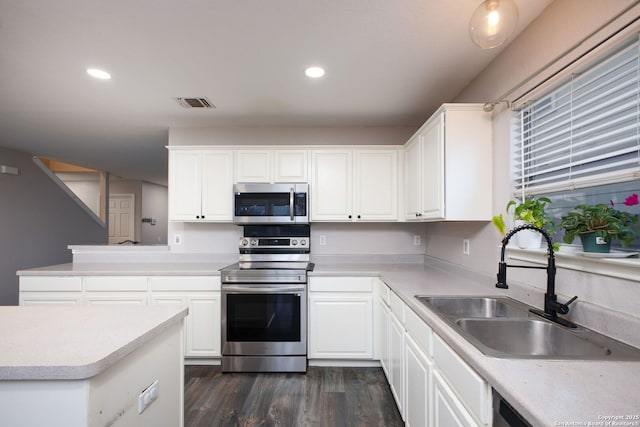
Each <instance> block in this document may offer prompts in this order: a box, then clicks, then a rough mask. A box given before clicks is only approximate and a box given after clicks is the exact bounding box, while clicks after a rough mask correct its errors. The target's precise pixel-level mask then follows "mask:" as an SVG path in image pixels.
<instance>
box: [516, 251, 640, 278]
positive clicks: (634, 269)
mask: <svg viewBox="0 0 640 427" xmlns="http://www.w3.org/2000/svg"><path fill="white" fill-rule="evenodd" d="M506 253H507V257H508V258H511V259H515V260H519V261H527V262H532V263H535V264H545V265H546V264H547V250H546V248H545V249H519V248H516V247H510V246H509V247H507V252H506ZM555 255H556V267H560V268H568V269H570V270H579V271H584V272H587V273H594V274H601V275H604V276H610V277H617V278H620V279H626V280H632V281H634V282H640V258H638V255H635V256H633V257H630V258H591V257H585V256H583V255H582V252H581V251H580V248H579V247H578V246H571V245H562V247H561V248H560V251H558V252H556V253H555Z"/></svg>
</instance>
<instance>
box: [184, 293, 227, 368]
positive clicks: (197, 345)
mask: <svg viewBox="0 0 640 427" xmlns="http://www.w3.org/2000/svg"><path fill="white" fill-rule="evenodd" d="M220 299H221V296H220V293H218V292H215V293H201V294H197V293H194V294H187V301H188V304H189V319H188V323H189V328H188V329H187V331H186V335H187V336H186V340H187V348H186V352H185V356H189V357H194V356H195V357H220V356H221V342H220V328H221V318H220Z"/></svg>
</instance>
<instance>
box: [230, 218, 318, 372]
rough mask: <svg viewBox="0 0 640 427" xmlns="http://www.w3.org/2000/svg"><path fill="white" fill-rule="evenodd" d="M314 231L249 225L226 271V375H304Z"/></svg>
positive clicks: (292, 227) (302, 228)
mask: <svg viewBox="0 0 640 427" xmlns="http://www.w3.org/2000/svg"><path fill="white" fill-rule="evenodd" d="M309 239H310V227H309V225H308V224H304V225H253V226H245V227H244V233H243V237H242V238H240V243H239V252H240V259H239V262H238V263H236V264H233V265H230V266H228V267H225V268H223V269H222V270H221V272H222V371H223V372H306V370H307V272H308V271H310V270H312V269H313V264H312V263H310V262H309V255H310V248H311V243H310V240H309Z"/></svg>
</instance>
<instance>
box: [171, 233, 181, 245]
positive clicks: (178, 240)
mask: <svg viewBox="0 0 640 427" xmlns="http://www.w3.org/2000/svg"><path fill="white" fill-rule="evenodd" d="M173 243H174V244H176V245H179V244H180V243H182V236H181V235H179V234H176V235H174V236H173Z"/></svg>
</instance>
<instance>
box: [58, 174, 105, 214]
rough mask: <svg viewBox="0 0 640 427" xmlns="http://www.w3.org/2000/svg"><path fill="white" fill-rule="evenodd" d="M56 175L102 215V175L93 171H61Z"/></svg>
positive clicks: (94, 211) (88, 205)
mask: <svg viewBox="0 0 640 427" xmlns="http://www.w3.org/2000/svg"><path fill="white" fill-rule="evenodd" d="M56 176H57V177H58V178H60V180H61V181H62V182H64V184H65V185H66V186H67V187H69V189H70V190H71V191H73V193H74V194H75V195H76V196H78V198H79V199H80V200H82V203H84V204H85V205H87V207H88V208H89V209H91V211H93V213H94V214H96V216H98V217H100V177H99V176H98V174H97V173H92V172H72V173H67V172H59V173H56Z"/></svg>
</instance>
